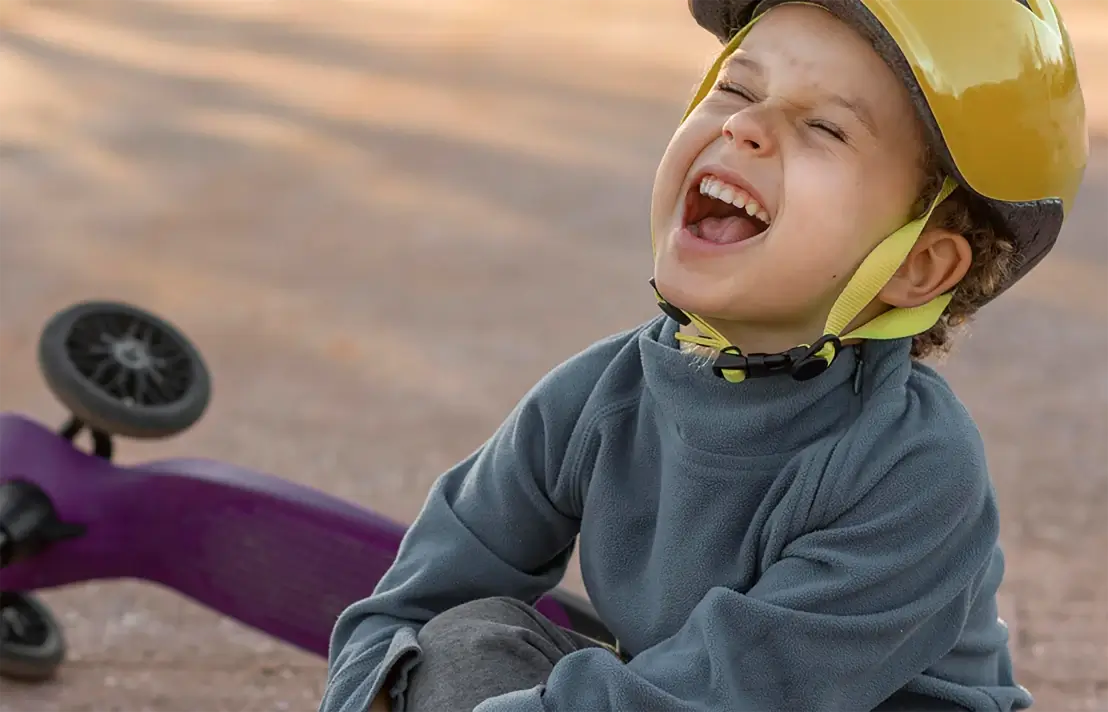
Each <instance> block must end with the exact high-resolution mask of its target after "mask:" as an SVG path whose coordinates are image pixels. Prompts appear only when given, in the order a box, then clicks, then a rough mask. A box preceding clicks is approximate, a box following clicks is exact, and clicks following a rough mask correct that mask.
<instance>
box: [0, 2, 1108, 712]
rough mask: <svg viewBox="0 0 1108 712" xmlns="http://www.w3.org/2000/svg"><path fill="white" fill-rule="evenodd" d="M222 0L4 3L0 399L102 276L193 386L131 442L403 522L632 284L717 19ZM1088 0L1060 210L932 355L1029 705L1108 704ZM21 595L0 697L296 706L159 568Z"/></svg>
mask: <svg viewBox="0 0 1108 712" xmlns="http://www.w3.org/2000/svg"><path fill="white" fill-rule="evenodd" d="M532 5H533V6H534V7H532ZM216 7H217V6H216V5H215V4H213V3H198V2H185V1H184V0H176V1H170V0H158V1H157V2H153V1H150V0H144V1H139V0H133V1H131V2H98V1H94V0H81V1H80V2H78V1H77V0H69V1H68V2H57V1H55V2H43V1H39V0H36V1H35V2H26V1H18V2H7V1H6V2H5V4H3V5H0V28H2V32H3V34H2V37H0V50H2V51H0V117H2V118H0V157H2V159H3V160H2V163H0V201H2V203H0V236H2V242H0V322H2V326H0V361H2V369H0V407H2V408H3V409H4V410H17V411H21V412H25V413H29V414H31V415H32V416H35V417H37V418H41V419H43V420H45V422H60V420H61V419H62V416H63V414H62V413H61V411H60V409H59V408H58V407H57V406H56V405H55V404H54V402H53V401H52V400H51V398H50V396H49V395H48V394H47V393H46V391H45V389H44V387H43V386H42V384H41V382H40V380H39V379H38V376H37V374H36V372H35V365H34V344H35V340H36V338H37V336H38V330H39V328H40V327H41V325H42V324H43V322H44V321H45V319H46V318H47V317H48V316H49V315H50V314H51V313H52V312H53V311H55V310H56V309H59V308H61V307H63V306H65V305H67V304H68V303H69V302H71V301H75V300H78V299H83V298H87V297H96V296H99V297H109V298H119V299H124V300H130V301H133V302H136V303H138V304H141V305H144V306H146V307H148V308H151V309H153V310H155V311H158V312H162V313H164V314H165V315H167V316H169V317H171V318H172V319H173V320H174V321H176V322H178V323H179V324H180V325H181V326H182V327H183V328H184V329H185V330H186V332H187V333H189V334H190V336H192V337H193V338H194V339H195V340H196V341H197V342H198V343H199V344H200V346H201V348H202V350H203V351H204V353H205V355H206V356H207V358H208V361H209V364H210V366H211V367H212V370H213V372H214V374H215V379H216V387H215V401H214V403H213V407H212V409H211V411H210V413H209V414H208V416H207V417H206V419H205V420H204V421H203V422H202V423H201V424H200V425H199V426H198V427H197V428H196V429H195V430H193V431H191V432H189V433H187V434H185V435H184V436H182V437H180V438H177V439H175V440H171V441H167V442H164V443H157V444H153V445H141V446H140V445H137V444H134V443H126V444H125V445H124V446H123V451H122V458H123V459H124V460H126V461H133V460H136V459H139V458H144V457H153V456H164V455H173V454H193V455H195V454H203V455H204V456H210V457H213V458H218V459H225V460H231V461H234V462H237V463H240V464H243V465H246V466H249V467H253V468H257V469H260V470H264V471H269V472H273V473H277V474H280V475H282V476H285V477H288V478H290V479H294V480H298V481H302V482H307V483H310V484H312V485H314V486H318V487H321V488H323V489H326V490H328V491H330V492H333V493H335V494H338V495H340V496H343V497H347V498H350V499H353V500H356V501H359V502H361V503H363V504H365V505H368V506H372V507H374V508H377V509H380V510H382V511H386V512H389V513H391V514H392V515H394V516H396V517H398V518H400V519H403V520H410V519H411V517H413V516H414V515H415V513H416V512H417V511H418V508H419V506H420V504H421V503H422V500H423V496H424V493H425V491H426V489H427V487H428V485H429V484H430V482H431V481H432V479H433V478H434V477H435V476H437V475H438V473H440V472H441V471H442V470H443V469H444V468H445V467H447V466H448V465H450V464H452V463H453V462H454V461H456V460H457V459H458V458H460V457H462V456H464V455H465V454H467V453H468V452H469V451H470V450H471V449H472V448H473V447H475V446H476V445H477V444H478V443H479V442H481V441H482V440H483V439H484V438H485V437H486V436H487V435H488V433H489V432H490V431H491V429H492V428H493V427H495V425H496V424H497V423H499V421H500V419H501V418H502V417H503V416H504V414H505V413H506V412H507V411H508V409H509V408H510V407H511V406H512V405H513V404H514V403H515V401H516V399H517V398H518V397H519V396H520V395H522V393H523V392H524V391H525V390H526V389H528V388H529V387H530V386H531V385H532V384H533V383H534V381H535V380H536V379H537V378H538V377H539V376H541V375H542V374H543V373H544V372H545V371H546V370H547V369H548V368H549V367H550V366H552V365H553V364H555V363H556V362H558V361H559V360H561V359H563V358H565V357H566V356H568V355H570V354H572V353H574V352H576V351H578V350H579V349H581V348H582V347H584V346H585V345H586V344H588V343H590V342H591V341H593V340H595V339H597V338H599V337H601V336H603V335H606V334H608V333H611V332H613V331H615V330H619V329H623V328H625V327H627V326H629V325H632V324H634V323H636V322H638V321H640V320H642V319H644V318H647V317H649V316H651V315H653V313H654V307H653V305H652V303H651V299H650V295H649V289H648V287H647V286H646V284H645V278H646V277H647V275H648V274H649V247H648V242H647V241H648V237H647V232H646V219H647V213H646V207H647V202H648V197H649V187H650V182H651V178H652V175H653V170H654V167H655V163H656V161H657V159H658V157H659V156H660V154H661V151H662V149H663V148H664V146H665V142H666V140H667V139H668V136H669V133H670V132H671V130H672V128H673V126H674V124H675V122H676V120H677V118H678V116H679V112H680V110H681V107H682V104H683V100H684V98H685V96H686V94H687V93H688V91H689V90H690V88H691V86H692V84H693V82H694V81H695V80H696V78H697V76H698V74H699V71H700V70H701V69H702V67H703V66H704V64H705V61H706V59H707V58H708V56H709V55H710V53H711V52H712V51H713V49H714V45H713V43H712V41H711V40H710V38H708V37H706V36H705V35H704V34H703V33H702V32H700V31H699V30H698V29H697V28H695V26H693V24H692V23H691V21H690V20H688V18H687V17H686V16H685V12H684V9H683V3H675V2H672V1H671V0H561V2H558V3H531V4H528V9H527V11H526V12H525V13H524V12H522V11H520V10H519V9H518V8H519V7H520V4H519V3H515V2H510V1H509V0H465V2H463V1H462V0H436V2H435V3H412V2H411V1H410V0H370V1H366V2H358V3H353V2H346V3H335V2H326V1H325V0H315V2H312V3H307V2H301V3H291V2H281V1H277V2H264V3H262V2H258V3H245V2H238V3H220V4H219V6H218V7H220V8H223V9H221V10H217V9H216ZM432 7H433V13H432V12H430V9H431V8H432ZM1106 7H1108V3H1105V2H1103V0H1070V1H1069V2H1066V3H1065V4H1064V8H1065V9H1066V10H1070V11H1072V12H1071V15H1072V17H1071V20H1070V23H1071V26H1072V28H1073V32H1072V34H1073V36H1074V41H1075V42H1076V43H1077V46H1078V51H1079V53H1080V58H1081V61H1082V63H1083V70H1084V72H1085V73H1084V75H1083V83H1084V87H1085V91H1086V93H1087V94H1088V95H1089V104H1090V114H1091V117H1092V119H1093V127H1094V133H1095V138H1094V141H1093V150H1094V156H1093V161H1092V165H1091V166H1090V170H1089V174H1088V180H1087V184H1086V186H1085V189H1084V193H1083V194H1082V198H1081V202H1080V204H1079V205H1078V207H1077V208H1076V209H1075V210H1074V213H1073V215H1072V221H1071V223H1070V225H1069V228H1068V230H1067V234H1066V236H1065V238H1064V240H1063V242H1062V244H1061V245H1060V247H1059V248H1058V250H1057V251H1056V253H1055V254H1054V255H1052V257H1051V258H1050V260H1049V261H1048V262H1046V263H1044V265H1043V268H1042V269H1041V270H1038V271H1037V272H1036V273H1035V275H1034V276H1033V277H1031V278H1029V279H1028V280H1027V281H1026V283H1024V284H1021V286H1020V287H1019V288H1018V289H1017V290H1015V291H1014V293H1013V294H1012V296H1011V298H1010V299H1006V300H1002V302H1003V303H998V304H997V305H995V306H994V307H992V308H990V309H989V310H988V312H987V313H986V315H985V316H984V317H983V318H982V319H981V320H980V323H979V324H978V326H977V327H976V329H975V331H974V332H973V335H972V337H971V338H970V339H968V340H967V341H966V342H965V343H964V345H963V347H962V348H961V349H960V350H959V352H958V353H957V354H956V356H955V357H954V358H953V359H951V361H950V362H949V363H948V364H947V365H946V366H945V367H944V368H945V371H946V372H947V373H948V374H949V376H950V378H951V379H952V380H953V381H954V382H955V384H956V386H957V387H958V388H959V389H960V392H961V393H962V394H963V397H964V398H965V400H966V402H967V403H968V405H969V406H970V408H971V410H972V411H973V413H974V415H975V416H976V417H977V419H978V420H979V422H980V424H981V427H982V429H983V430H984V432H985V434H986V438H987V442H988V445H989V449H990V456H991V458H992V466H993V470H994V473H995V478H996V481H997V487H998V490H999V492H1000V496H1001V498H1002V506H1003V508H1004V516H1005V520H1004V539H1005V543H1006V547H1007V553H1008V558H1009V573H1008V579H1007V583H1006V585H1005V588H1004V599H1003V601H1002V604H1003V608H1004V611H1003V613H1004V615H1005V617H1006V618H1007V619H1009V621H1010V623H1011V625H1012V629H1013V634H1014V636H1015V644H1014V648H1015V653H1016V656H1017V663H1018V665H1019V669H1020V675H1021V681H1022V682H1024V684H1026V685H1028V686H1029V687H1031V688H1032V690H1033V691H1034V692H1035V693H1036V695H1037V697H1038V699H1039V702H1040V704H1039V709H1042V710H1048V711H1050V712H1054V711H1055V710H1058V711H1061V710H1103V709H1108V614H1106V612H1105V611H1106V609H1108V593H1106V592H1108V562H1106V561H1105V556H1104V552H1105V551H1106V550H1108V526H1106V524H1105V518H1104V513H1105V510H1106V508H1108V469H1106V466H1105V463H1106V461H1108V446H1106V442H1108V439H1106V438H1105V437H1104V435H1105V433H1106V432H1108V362H1106V361H1105V359H1104V358H1103V357H1102V355H1103V354H1104V353H1105V352H1106V351H1108V329H1106V328H1105V324H1106V322H1108V287H1106V284H1108V282H1106V279H1105V278H1106V277H1108V275H1106V270H1108V241H1106V237H1108V212H1106V208H1105V206H1106V202H1105V196H1106V194H1108V143H1106V141H1105V138H1106V137H1108V87H1106V78H1108V69H1106V68H1108V10H1105V8H1106ZM429 15H430V19H428V16H429ZM586 16H587V17H588V18H589V20H588V22H589V24H588V25H586V24H585V18H586ZM570 282H573V283H580V284H581V285H586V286H584V287H578V288H575V289H567V288H566V287H567V285H568V284H569V283H570ZM430 343H435V344H441V345H447V346H448V347H449V350H450V358H449V360H448V361H447V362H445V363H442V362H441V360H440V361H435V362H433V363H434V366H435V367H434V369H430V368H429V366H430V365H431V364H432V361H431V359H430V357H429V355H428V353H427V351H426V349H424V348H423V347H425V346H426V345H428V344H430ZM1062 363H1064V364H1069V366H1067V369H1066V370H1063V369H1062V368H1061V367H1060V366H1056V367H1054V368H1053V369H1050V370H1051V375H1050V377H1049V378H1044V373H1045V372H1046V371H1047V369H1048V368H1049V365H1052V364H1062ZM572 582H573V585H578V582H577V579H576V578H573V580H572ZM47 598H48V600H49V602H50V603H51V604H52V605H54V606H55V608H56V610H57V611H58V613H59V614H60V615H61V616H62V617H63V619H64V620H65V622H66V625H67V631H68V634H69V638H70V641H71V646H72V655H71V660H70V662H69V664H68V665H67V666H66V667H65V668H64V670H63V672H62V674H61V676H60V678H59V679H58V680H57V681H56V682H54V683H52V684H50V685H46V686H41V687H24V686H17V685H11V684H5V685H4V686H3V688H2V689H0V711H2V712H38V711H41V712H46V711H50V712H62V711H64V712H77V711H78V710H88V711H89V712H104V711H105V710H122V711H126V712H131V711H133V710H140V709H143V710H157V711H169V710H174V711H176V710H180V711H181V712H185V711H190V710H205V711H216V710H226V711H228V712H230V711H232V710H234V711H235V712H241V711H245V710H267V711H272V710H275V709H276V710H312V709H315V705H316V703H317V700H318V698H319V694H320V690H321V684H322V674H323V669H322V663H321V662H320V661H318V660H316V659H313V658H309V657H307V656H305V655H302V654H300V653H297V652H295V651H292V650H289V649H287V648H285V647H283V646H281V645H279V644H277V643H275V642H273V641H270V640H267V639H264V638H262V637H261V636H258V635H255V634H253V633H251V632H249V631H246V630H244V629H242V628H241V627H239V626H237V625H235V624H233V623H230V622H228V621H223V620H220V619H219V618H217V617H216V616H214V615H212V614H210V613H209V612H207V611H205V610H202V609H200V608H198V607H196V606H194V605H192V604H190V603H188V602H185V601H182V600H181V599H179V598H178V597H176V596H174V595H172V594H170V593H168V592H165V591H161V590H157V589H155V588H153V587H150V586H145V585H139V584H132V583H124V584H102V585H91V586H84V587H79V588H75V589H73V590H66V591H59V592H54V593H51V594H49V595H48V597H47Z"/></svg>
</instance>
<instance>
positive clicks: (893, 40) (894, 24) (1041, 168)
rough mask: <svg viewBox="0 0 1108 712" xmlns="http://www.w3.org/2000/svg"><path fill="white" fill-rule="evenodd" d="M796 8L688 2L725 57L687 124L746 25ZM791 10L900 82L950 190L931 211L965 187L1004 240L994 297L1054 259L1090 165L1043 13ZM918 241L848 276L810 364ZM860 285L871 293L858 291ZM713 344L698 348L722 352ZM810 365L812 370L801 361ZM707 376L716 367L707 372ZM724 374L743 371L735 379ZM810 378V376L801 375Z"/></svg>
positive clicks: (930, 310) (887, 332)
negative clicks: (818, 14)
mask: <svg viewBox="0 0 1108 712" xmlns="http://www.w3.org/2000/svg"><path fill="white" fill-rule="evenodd" d="M797 1H798V0H761V1H759V0H688V3H689V10H690V11H691V13H692V15H693V17H694V18H695V19H696V21H697V23H698V24H700V26H702V27H703V28H705V29H707V30H708V31H710V32H711V33H712V34H714V35H715V36H716V37H718V38H719V39H720V40H721V41H722V42H724V43H726V45H727V46H726V48H725V49H724V52H723V54H722V55H721V57H720V58H719V60H717V62H716V63H715V65H713V67H712V69H710V70H709V72H708V75H707V76H706V77H705V79H704V81H703V83H702V85H701V90H700V92H698V93H697V95H696V98H695V99H694V100H693V102H692V105H691V106H690V107H689V111H690V112H691V110H692V109H693V108H694V107H695V106H696V104H698V103H699V101H700V100H701V99H703V97H704V96H705V95H706V94H707V92H708V90H709V89H710V88H711V86H712V84H714V82H715V79H716V74H717V73H718V71H719V68H720V66H721V64H722V61H723V59H725V58H726V57H727V56H728V55H730V54H731V53H732V52H733V51H734V50H735V49H736V48H737V47H738V45H739V44H740V43H741V41H742V37H743V36H744V35H745V33H746V30H747V29H749V27H750V25H751V23H753V22H754V21H756V20H757V19H758V17H759V16H760V15H761V14H763V13H765V12H766V11H767V10H770V9H772V8H773V7H776V6H777V5H781V4H784V3H787V2H797ZM803 2H804V3H805V4H809V5H815V6H818V7H822V8H824V9H825V10H827V11H828V12H830V13H831V14H833V15H834V16H835V17H837V18H838V19H839V20H841V21H843V22H845V23H847V24H848V25H850V26H851V27H853V28H854V29H855V30H856V31H857V32H859V33H860V34H861V35H862V36H863V37H865V38H867V39H868V40H869V41H870V43H871V44H872V45H873V47H874V48H875V49H876V50H877V52H878V54H879V55H880V56H881V57H882V58H883V59H884V60H885V62H886V63H887V64H888V65H889V67H891V68H892V70H893V71H894V72H895V73H896V74H897V75H898V76H900V77H901V78H902V79H903V81H904V83H905V85H906V86H907V88H908V90H909V93H910V95H911V97H912V99H913V102H914V104H915V107H916V113H917V115H918V116H919V119H920V121H921V123H922V124H923V126H924V127H925V131H926V136H927V139H928V142H929V143H930V145H931V147H932V149H933V150H934V151H935V152H936V154H937V157H938V159H939V161H940V165H941V167H942V169H943V171H944V173H945V174H946V175H947V176H948V181H947V185H946V186H945V189H944V191H943V193H942V194H941V195H940V197H939V199H938V200H942V199H943V198H945V197H946V195H949V192H950V191H951V190H953V188H954V187H955V185H958V186H961V187H963V188H964V189H966V191H967V192H968V193H969V194H970V195H971V196H972V197H973V198H975V199H976V200H977V202H978V203H979V204H980V206H981V207H982V208H983V213H984V214H985V215H987V216H988V218H989V219H990V221H991V222H992V224H994V225H995V226H996V227H997V229H998V230H1000V231H1001V233H1002V234H1004V235H1005V236H1006V237H1008V238H1010V239H1011V240H1012V242H1013V244H1014V245H1015V248H1016V252H1017V263H1016V268H1015V269H1014V270H1013V271H1012V274H1011V276H1010V278H1009V279H1008V281H1007V282H1006V283H1005V284H1004V285H1003V287H1002V289H1001V290H1000V291H1003V289H1007V288H1008V287H1010V286H1011V285H1012V284H1013V283H1015V281H1016V280H1018V279H1019V278H1020V277H1022V276H1023V275H1025V274H1026V273H1027V272H1028V271H1029V270H1030V269H1031V268H1032V267H1034V266H1035V265H1036V264H1037V263H1038V262H1039V261H1040V260H1041V259H1042V258H1043V257H1044V256H1045V255H1046V253H1047V252H1048V251H1049V250H1050V248H1051V247H1053V246H1054V242H1055V241H1056V240H1057V238H1058V233H1059V232H1060V231H1061V227H1062V221H1063V218H1064V216H1065V214H1066V213H1067V212H1068V210H1069V209H1070V208H1071V207H1072V205H1073V201H1074V197H1075V196H1076V195H1077V190H1078V187H1079V186H1080V184H1081V180H1082V177H1083V175H1084V172H1085V165H1086V162H1087V160H1088V153H1089V138H1088V131H1087V128H1086V124H1085V104H1084V100H1083V98H1082V95H1081V88H1080V85H1079V83H1078V79H1077V66H1076V62H1075V60H1074V54H1073V46H1072V43H1071V42H1070V38H1069V35H1068V33H1067V32H1066V29H1065V27H1064V25H1063V24H1062V20H1061V17H1060V16H1059V14H1058V10H1057V8H1056V7H1055V6H1054V5H1053V4H1052V3H1051V1H1050V0H803ZM686 115H687V114H686ZM937 203H938V201H936V203H935V205H937ZM932 208H934V205H932ZM925 219H926V216H925V218H924V221H925ZM909 227H913V229H911V230H907V228H909ZM922 227H923V222H920V221H917V223H915V224H914V226H906V228H905V229H906V230H907V231H906V233H905V234H903V235H899V236H898V235H896V234H894V235H893V236H891V237H890V238H889V240H887V241H886V243H890V242H896V241H897V240H894V238H898V237H899V238H902V239H899V243H900V245H899V246H898V247H895V248H894V247H892V246H890V245H889V244H886V243H883V244H882V245H880V246H879V247H878V248H877V249H876V250H875V251H874V252H875V253H881V252H882V251H883V250H884V251H885V252H886V254H885V255H884V256H883V257H884V262H885V264H884V265H883V266H881V267H880V268H879V269H876V270H874V269H872V268H873V266H874V265H873V264H872V263H873V262H874V261H875V260H876V261H882V255H881V254H871V255H870V258H867V262H869V263H870V264H869V265H867V264H866V263H863V266H862V268H860V272H866V271H867V268H870V269H868V272H869V273H870V274H868V275H855V278H856V279H855V280H852V282H851V284H848V286H847V289H846V290H845V291H844V293H843V295H842V297H841V298H840V303H838V304H836V308H837V311H838V314H835V310H833V316H832V319H829V321H828V328H827V333H826V334H825V339H821V342H826V341H828V340H830V341H835V342H836V343H835V344H832V345H831V346H828V345H827V344H826V343H820V349H817V350H821V351H822V354H821V355H822V356H823V358H822V359H821V360H822V361H824V362H829V361H830V360H831V358H833V357H834V352H835V351H836V350H837V348H838V342H837V338H838V337H839V336H840V334H839V332H840V331H841V330H842V329H844V328H845V327H846V325H847V322H849V320H850V319H852V318H854V317H855V316H856V315H857V313H858V311H860V310H861V308H862V307H864V305H865V303H868V302H869V301H870V300H871V299H872V298H873V297H874V296H876V294H877V292H878V291H879V290H880V288H881V287H883V286H884V284H885V282H887V281H888V279H889V278H891V276H892V272H893V271H895V269H896V267H898V266H899V263H900V261H902V260H903V258H904V256H906V254H907V250H908V249H910V247H911V244H912V243H914V241H915V238H916V237H918V235H919V231H920V230H922ZM859 280H860V281H867V280H868V282H869V283H870V284H869V285H868V286H864V287H862V288H859V285H858V284H857V282H858V281H859ZM998 293H999V292H998ZM659 302H660V303H661V304H662V306H663V308H664V309H665V310H666V311H667V313H671V314H672V315H680V316H683V317H685V318H684V319H681V320H682V321H688V320H689V318H690V317H691V319H692V320H693V321H695V322H696V323H697V324H698V325H700V326H706V325H704V324H703V322H702V320H700V319H699V318H696V317H695V316H693V315H685V314H683V313H681V312H680V310H676V309H675V308H674V307H673V306H672V305H669V304H667V303H665V300H664V298H662V297H661V295H659ZM844 302H848V303H849V304H844ZM948 302H949V295H947V299H945V300H942V301H939V300H937V301H936V303H933V304H931V305H925V307H927V308H925V307H917V308H916V310H900V309H894V310H893V312H894V313H891V314H887V315H885V316H883V317H879V318H878V320H875V322H876V321H881V322H882V323H881V324H878V325H877V326H876V328H874V327H873V326H872V325H873V324H874V322H871V326H869V328H867V327H863V328H862V329H861V330H859V331H857V332H852V333H851V334H849V335H846V336H842V338H844V339H845V338H847V336H849V337H852V338H863V339H865V338H900V337H904V336H909V335H914V334H917V333H921V332H923V331H926V330H927V329H928V328H930V327H931V326H932V325H933V324H934V323H935V321H937V320H938V318H939V316H940V315H941V313H942V310H943V309H944V308H945V306H946V304H947V303H948ZM907 312H914V313H907ZM890 325H892V326H891V327H890ZM708 331H709V333H713V334H714V330H711V329H710V328H709V329H708ZM715 336H718V334H717V335H715ZM832 337H834V338H832ZM721 340H722V337H719V338H709V339H708V340H707V341H709V342H712V345H716V346H720V345H721V344H720V343H719V342H720V341H721ZM723 345H726V343H725V342H724V344H723ZM798 348H799V347H798ZM728 350H730V351H731V352H732V353H733V354H737V349H735V348H734V347H727V348H725V349H724V351H725V355H726V352H727V351H728ZM808 351H809V352H811V349H810V348H809V349H808ZM808 355H809V359H808V360H809V362H810V361H811V359H810V357H811V355H812V354H811V353H809V354H808ZM724 360H725V361H726V359H724ZM719 365H720V362H719V361H717V372H718V371H719V368H718V366H719ZM734 368H735V369H737V370H740V371H741V370H743V367H742V366H741V365H736V366H735V367H734ZM724 370H726V366H724ZM819 371H822V368H818V369H815V371H813V370H812V369H809V370H808V372H809V373H813V372H819ZM721 375H726V374H721ZM794 375H797V373H796V372H795V370H794ZM742 377H743V376H742V375H741V374H740V375H738V376H737V377H732V378H729V380H742Z"/></svg>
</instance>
